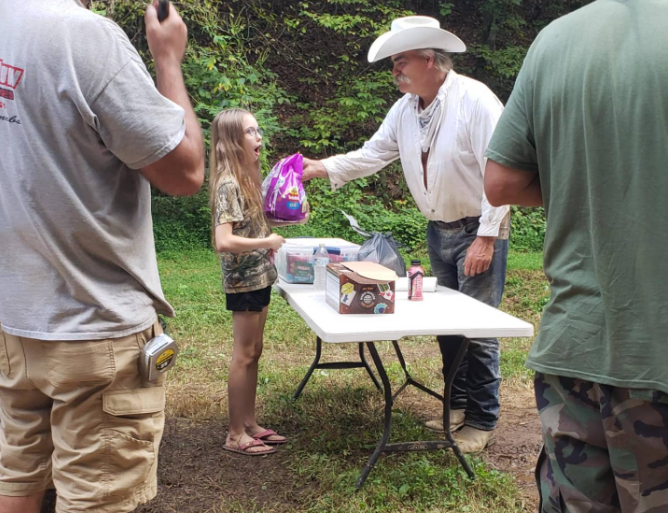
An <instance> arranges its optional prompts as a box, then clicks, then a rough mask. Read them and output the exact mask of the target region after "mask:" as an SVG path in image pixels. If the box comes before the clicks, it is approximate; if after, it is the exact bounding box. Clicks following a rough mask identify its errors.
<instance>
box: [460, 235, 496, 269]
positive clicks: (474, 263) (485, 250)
mask: <svg viewBox="0 0 668 513" xmlns="http://www.w3.org/2000/svg"><path fill="white" fill-rule="evenodd" d="M495 240H496V237H476V238H475V240H474V241H473V243H472V244H471V245H470V246H469V249H467V250H466V260H464V275H465V276H471V277H473V276H475V275H477V274H482V273H484V272H485V271H486V270H487V269H489V266H490V265H492V257H493V256H494V241H495Z"/></svg>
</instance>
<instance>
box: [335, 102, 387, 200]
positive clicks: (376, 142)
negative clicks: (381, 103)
mask: <svg viewBox="0 0 668 513" xmlns="http://www.w3.org/2000/svg"><path fill="white" fill-rule="evenodd" d="M398 105H399V102H397V103H395V104H394V106H393V107H392V108H391V109H390V111H389V112H388V113H387V116H385V119H384V120H383V123H382V124H381V125H380V128H379V129H378V131H377V132H376V133H375V134H374V135H373V137H372V138H371V139H369V140H368V141H367V142H365V143H364V146H362V148H360V149H359V150H355V151H351V152H349V153H346V154H344V155H336V156H335V157H329V158H326V159H324V160H323V161H322V163H323V165H324V166H325V169H326V170H327V174H328V175H329V181H330V183H331V185H332V190H334V191H335V190H337V189H339V188H340V187H342V186H344V185H345V184H346V183H348V182H350V181H352V180H355V179H357V178H362V177H365V176H371V175H373V174H374V173H377V172H378V171H380V170H381V169H383V168H384V167H385V166H387V165H388V164H390V163H392V162H394V161H395V160H397V159H398V158H399V145H398V143H397V136H396V121H397V112H398Z"/></svg>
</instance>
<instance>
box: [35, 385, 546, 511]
mask: <svg viewBox="0 0 668 513" xmlns="http://www.w3.org/2000/svg"><path fill="white" fill-rule="evenodd" d="M412 395H413V394H411V393H409V394H407V397H405V398H404V399H402V401H401V403H402V404H401V405H399V407H400V408H401V409H409V410H412V411H420V408H421V409H422V415H425V416H429V415H432V414H433V415H436V414H437V412H438V402H437V401H433V404H432V401H429V405H428V406H427V405H426V404H425V402H424V396H423V395H420V397H422V402H418V397H417V396H416V397H415V398H413V397H412ZM533 401H534V399H533V394H532V391H531V389H530V387H529V386H523V385H510V386H509V385H505V384H504V385H502V390H501V404H502V413H501V418H500V421H499V425H498V428H497V431H496V437H495V443H494V444H493V445H492V446H491V447H490V448H489V449H488V450H487V452H486V453H484V454H483V457H484V459H485V460H486V461H487V462H488V464H489V465H490V466H491V467H492V468H495V469H497V470H500V471H503V472H507V473H509V474H510V475H512V477H513V479H514V480H515V482H516V483H517V486H518V487H519V489H520V490H521V492H522V495H523V498H524V500H525V511H527V512H531V511H536V507H537V504H538V496H537V492H536V487H535V484H534V480H533V471H534V465H535V462H536V457H537V455H538V451H539V449H540V446H541V436H540V420H539V419H538V415H537V413H536V409H535V406H534V404H533ZM425 406H427V408H425ZM422 415H421V416H422ZM226 429H227V426H226V421H225V419H223V418H220V419H216V420H205V421H198V420H192V419H185V418H169V419H168V420H167V422H166V425H165V434H164V438H163V442H162V446H161V449H160V468H159V482H160V488H159V495H158V497H156V499H154V500H153V501H151V503H149V504H147V505H144V506H142V507H140V508H139V509H137V510H136V512H135V513H177V512H178V513H222V512H224V511H225V512H227V511H238V510H242V509H243V510H248V511H250V510H253V511H271V512H272V513H288V512H295V511H302V510H303V509H304V505H305V504H308V503H309V502H310V500H309V498H310V496H311V495H312V494H313V490H314V487H313V483H311V486H309V483H308V482H305V483H299V482H298V479H297V477H296V476H295V474H294V473H293V472H291V471H290V470H289V466H290V458H289V456H290V453H289V452H288V450H289V449H288V450H284V451H281V450H280V449H279V451H278V453H277V454H272V455H269V456H264V457H254V458H249V457H245V456H241V455H234V454H230V453H229V452H227V451H225V450H224V449H223V443H224V440H225V438H224V437H225V433H226ZM315 488H317V486H316V487H315ZM53 506H54V501H53V495H51V494H50V495H49V496H48V501H47V503H45V506H44V508H43V510H42V513H53V511H54V509H53Z"/></svg>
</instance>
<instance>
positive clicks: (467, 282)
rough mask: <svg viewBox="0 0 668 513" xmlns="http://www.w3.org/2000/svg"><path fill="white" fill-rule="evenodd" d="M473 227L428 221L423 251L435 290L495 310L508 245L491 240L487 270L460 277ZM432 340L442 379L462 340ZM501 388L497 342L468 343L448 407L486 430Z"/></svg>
mask: <svg viewBox="0 0 668 513" xmlns="http://www.w3.org/2000/svg"><path fill="white" fill-rule="evenodd" d="M478 226H479V224H478V223H477V222H474V223H471V224H468V225H467V226H465V227H463V228H441V227H439V226H438V225H437V224H436V223H434V222H429V225H428V227H427V246H428V247H429V260H430V261H431V269H432V272H433V273H434V275H435V276H436V277H437V278H438V284H439V285H443V286H445V287H448V288H451V289H455V290H458V291H460V292H462V293H464V294H466V295H467V296H471V297H472V298H475V299H477V300H478V301H482V302H483V303H485V304H487V305H490V306H493V307H494V308H497V307H498V306H499V303H500V302H501V296H502V295H503V286H504V284H505V281H506V261H507V259H508V241H507V240H499V239H497V240H496V241H495V243H494V256H493V257H492V264H491V265H490V267H489V269H488V270H487V271H485V272H484V273H482V274H479V275H477V276H474V277H470V276H464V261H465V259H466V250H467V249H468V248H469V246H470V245H471V244H472V243H473V241H474V240H475V238H476V234H477V232H478ZM445 314H446V315H447V312H445ZM437 339H438V344H439V346H440V349H441V354H442V356H443V376H446V375H447V373H448V371H449V370H450V364H451V362H452V360H453V359H454V357H455V355H456V354H457V351H458V350H459V347H460V344H461V343H462V341H463V338H462V337H459V336H442V337H437ZM500 384H501V371H500V369H499V340H498V339H496V338H481V339H471V341H470V345H469V348H468V351H467V354H466V356H464V359H463V360H462V363H461V365H460V367H459V370H458V371H457V375H456V377H455V380H454V382H453V384H452V395H451V400H450V407H451V408H452V409H454V410H466V421H465V423H466V425H468V426H472V427H474V428H477V429H482V430H484V431H491V430H492V429H494V428H495V427H496V422H497V420H498V419H499V408H500V405H499V385H500Z"/></svg>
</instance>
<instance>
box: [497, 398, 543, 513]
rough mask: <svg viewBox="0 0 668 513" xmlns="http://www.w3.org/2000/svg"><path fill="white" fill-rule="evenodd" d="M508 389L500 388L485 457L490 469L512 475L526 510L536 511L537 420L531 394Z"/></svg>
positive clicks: (539, 433) (538, 429)
mask: <svg viewBox="0 0 668 513" xmlns="http://www.w3.org/2000/svg"><path fill="white" fill-rule="evenodd" d="M511 390H512V391H509V390H507V389H506V390H502V394H501V407H502V410H501V416H500V418H499V424H498V427H497V429H496V436H495V439H494V443H493V444H492V446H491V447H489V449H488V450H487V452H486V454H485V460H486V461H487V463H488V464H489V465H490V466H491V467H492V468H495V469H497V470H500V471H503V472H507V473H509V474H510V475H512V476H513V479H514V481H515V483H516V484H517V486H518V488H519V489H520V491H521V492H522V495H523V496H524V498H525V500H526V508H525V509H526V511H536V510H537V508H538V490H537V488H536V483H535V480H534V469H535V466H536V460H537V459H538V452H539V451H540V448H541V445H542V438H541V426H540V419H539V417H538V412H537V410H536V407H535V405H534V404H533V403H534V398H533V393H532V392H531V391H525V390H522V389H518V388H513V389H511Z"/></svg>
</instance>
